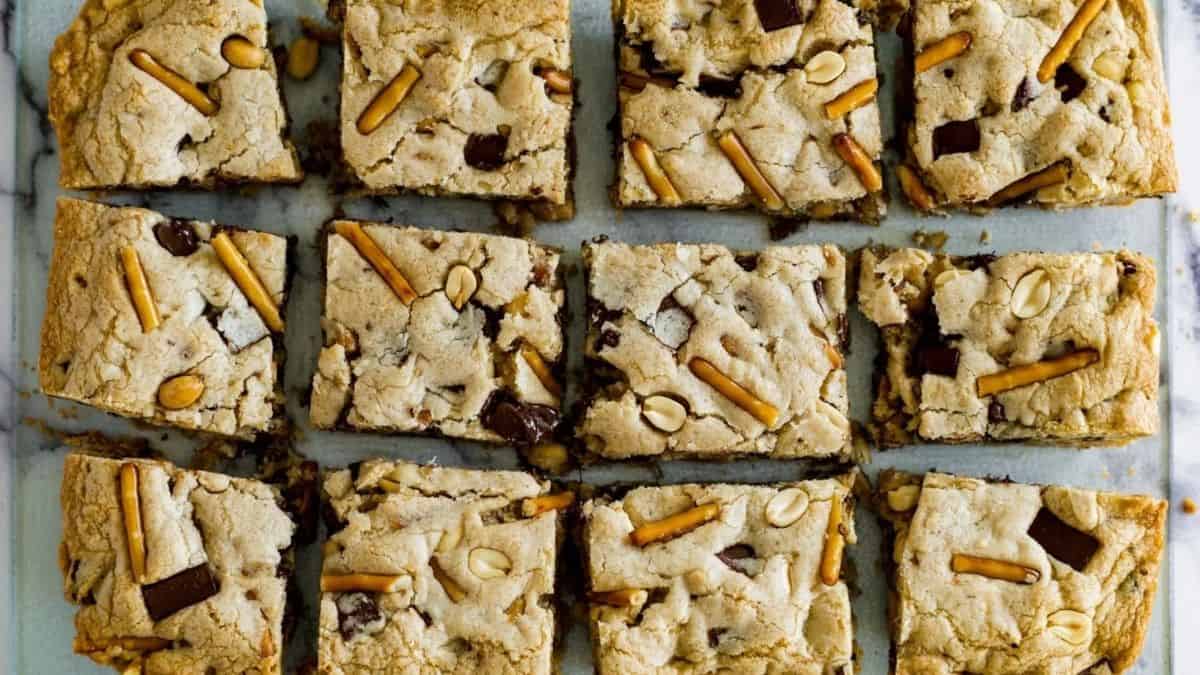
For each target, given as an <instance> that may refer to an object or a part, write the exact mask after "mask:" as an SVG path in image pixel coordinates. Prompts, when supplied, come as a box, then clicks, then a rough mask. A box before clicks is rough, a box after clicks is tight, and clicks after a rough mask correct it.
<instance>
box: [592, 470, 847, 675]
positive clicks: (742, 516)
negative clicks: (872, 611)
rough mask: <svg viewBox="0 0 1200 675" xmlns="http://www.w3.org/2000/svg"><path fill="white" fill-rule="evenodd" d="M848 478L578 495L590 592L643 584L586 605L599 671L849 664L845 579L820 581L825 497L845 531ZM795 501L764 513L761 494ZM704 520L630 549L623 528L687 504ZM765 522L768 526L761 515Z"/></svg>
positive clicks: (814, 670) (825, 669)
mask: <svg viewBox="0 0 1200 675" xmlns="http://www.w3.org/2000/svg"><path fill="white" fill-rule="evenodd" d="M852 480H853V479H852V476H850V475H848V476H842V477H839V478H837V479H827V480H814V481H806V482H801V483H791V484H782V485H777V486H749V485H678V486H671V487H656V488H655V487H647V488H637V489H634V490H632V491H630V492H629V493H627V494H626V495H624V497H622V498H621V499H619V500H615V501H613V500H608V499H598V500H594V501H590V502H588V503H587V504H585V505H584V509H583V513H584V519H585V525H584V546H585V549H586V550H585V554H586V556H587V568H588V580H589V586H590V587H589V590H590V591H591V592H592V594H593V597H594V598H595V597H597V596H599V595H601V594H604V593H607V592H610V591H621V590H626V589H637V590H644V591H646V599H645V600H644V602H640V603H635V604H634V605H633V606H630V607H613V606H610V605H607V604H604V603H602V602H596V601H593V602H592V604H591V610H590V611H591V624H592V641H593V649H594V652H595V658H596V663H597V672H599V673H600V674H601V675H640V674H649V673H654V674H659V675H668V674H677V675H683V674H685V673H686V674H689V675H690V674H699V673H716V672H736V673H794V674H800V675H825V674H827V673H849V672H850V669H851V667H852V659H853V655H854V636H853V625H852V621H851V613H850V596H849V591H848V589H847V587H846V583H845V582H844V581H842V580H841V579H838V580H837V582H836V583H834V584H832V585H826V584H825V583H823V582H822V580H821V578H820V577H821V575H820V571H819V570H820V566H821V559H822V556H823V551H824V547H825V543H824V542H825V533H826V527H827V525H828V523H829V517H830V511H831V506H832V504H833V500H843V501H844V503H845V505H846V506H845V510H844V513H845V514H846V520H845V521H844V522H843V523H842V525H841V531H842V532H843V534H844V536H845V538H846V541H847V543H849V544H852V543H854V541H855V533H854V522H853V513H854V509H853V500H852V498H851V496H850V491H849V486H850V484H851V481H852ZM773 500H776V503H778V501H777V500H787V501H789V502H791V503H793V504H794V505H795V506H794V508H793V509H792V510H791V515H790V516H789V517H788V518H786V519H779V518H771V519H769V518H768V515H767V510H768V504H772V502H773ZM703 504H718V505H719V506H720V515H719V516H718V518H717V519H716V520H713V521H711V522H708V523H706V524H704V525H701V526H700V527H699V528H697V529H694V530H692V531H691V532H688V533H686V534H682V535H679V536H678V537H675V538H672V539H668V540H665V541H662V542H656V543H651V544H648V545H647V546H645V547H638V546H636V545H634V544H633V543H631V541H630V539H629V536H630V533H631V532H632V531H633V530H634V529H635V528H637V527H640V526H642V525H645V524H646V523H649V522H654V521H659V520H661V519H664V518H667V517H670V516H673V515H676V514H678V513H681V512H683V511H686V510H688V509H691V508H693V507H695V506H697V505H703ZM772 520H773V521H774V523H775V524H772V522H771V521H772Z"/></svg>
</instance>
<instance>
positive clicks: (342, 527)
mask: <svg viewBox="0 0 1200 675" xmlns="http://www.w3.org/2000/svg"><path fill="white" fill-rule="evenodd" d="M324 490H325V497H326V499H327V501H328V505H329V507H331V511H332V515H333V521H335V522H331V523H329V525H330V531H331V532H334V534H332V535H331V536H330V538H329V541H328V542H326V544H325V562H324V568H323V571H324V573H325V574H350V573H356V572H361V573H371V574H382V575H396V576H399V577H402V581H401V582H400V583H399V587H398V590H396V591H395V592H392V593H354V592H351V593H322V594H321V610H320V627H319V640H320V644H319V656H320V665H319V667H320V672H322V673H332V674H338V675H342V674H349V673H379V672H406V673H408V672H413V673H415V672H421V673H457V674H460V675H468V674H470V673H496V674H498V675H499V674H507V673H511V674H512V675H517V674H520V675H549V673H550V672H551V671H552V652H553V645H554V627H555V618H554V610H553V609H552V604H551V603H550V598H551V596H552V594H553V592H554V576H555V560H556V551H557V546H558V543H557V542H558V537H559V533H558V530H559V526H558V516H557V513H556V512H547V513H543V514H540V515H538V516H534V517H532V518H523V517H522V515H521V501H522V500H523V499H526V498H530V497H536V496H539V495H544V494H547V493H548V491H549V484H548V483H540V482H538V481H537V480H535V479H534V478H533V477H532V476H530V475H528V474H525V473H519V472H511V471H471V470H465V469H444V468H438V467H433V466H417V465H414V464H408V463H404V462H386V461H381V460H372V461H368V462H365V463H363V464H362V465H361V466H359V467H357V469H348V470H343V471H337V472H334V473H331V474H329V475H328V476H327V477H326V480H325V486H324ZM480 550H488V551H491V552H493V555H495V554H499V555H500V556H501V557H502V559H503V560H506V561H507V562H508V569H507V570H505V571H503V572H502V573H500V574H492V575H487V574H485V575H483V576H480V574H477V573H476V572H477V570H480V569H481V568H480V567H479V566H478V562H477V561H476V558H477V557H478V556H480V554H479V553H478V551H480ZM435 566H436V569H437V570H438V571H437V572H435ZM502 567H503V566H501V568H502ZM439 577H441V578H439ZM448 588H450V589H452V590H449V591H448V590H447V589H448ZM452 593H453V594H455V595H458V594H461V595H459V596H458V598H457V599H454V598H453V597H452V596H451V594H452Z"/></svg>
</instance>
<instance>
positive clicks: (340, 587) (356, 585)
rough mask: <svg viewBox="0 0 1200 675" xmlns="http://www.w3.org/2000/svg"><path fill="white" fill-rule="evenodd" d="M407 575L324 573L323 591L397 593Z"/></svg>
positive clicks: (322, 578)
mask: <svg viewBox="0 0 1200 675" xmlns="http://www.w3.org/2000/svg"><path fill="white" fill-rule="evenodd" d="M405 578H406V577H404V576H403V575H399V574H322V575H321V592H322V593H350V592H354V591H363V592H366V593H395V592H396V591H398V590H400V582H401V581H403V580H404V579H405Z"/></svg>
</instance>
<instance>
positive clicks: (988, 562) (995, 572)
mask: <svg viewBox="0 0 1200 675" xmlns="http://www.w3.org/2000/svg"><path fill="white" fill-rule="evenodd" d="M950 569H951V570H953V571H954V572H955V573H957V574H976V575H979V576H981V577H988V578H990V579H999V580H1001V581H1011V582H1013V583H1015V584H1034V583H1037V581H1038V579H1041V578H1042V573H1041V572H1039V571H1038V570H1035V569H1033V568H1032V567H1025V566H1024V565H1018V564H1016V563H1011V562H1008V561H1007V560H996V559H994V558H980V557H977V556H973V555H966V554H963V553H955V554H954V555H953V556H951V558H950Z"/></svg>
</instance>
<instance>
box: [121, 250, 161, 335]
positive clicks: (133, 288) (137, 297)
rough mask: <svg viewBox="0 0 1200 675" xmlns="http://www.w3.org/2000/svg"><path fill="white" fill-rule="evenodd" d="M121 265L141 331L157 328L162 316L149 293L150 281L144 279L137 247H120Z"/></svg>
mask: <svg viewBox="0 0 1200 675" xmlns="http://www.w3.org/2000/svg"><path fill="white" fill-rule="evenodd" d="M121 265H122V266H123V267H124V268H125V284H126V285H127V286H128V287H129V297H130V299H131V300H132V301H133V309H134V310H135V311H136V312H137V315H138V320H140V321H141V323H142V332H143V333H149V332H150V331H152V330H154V329H155V328H158V326H159V324H161V323H162V318H161V317H160V316H159V314H158V305H156V304H154V296H153V295H151V294H150V282H149V281H147V280H146V271H145V270H144V269H142V261H141V260H140V259H139V258H138V254H137V249H135V248H134V247H132V246H126V247H125V248H123V249H121Z"/></svg>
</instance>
